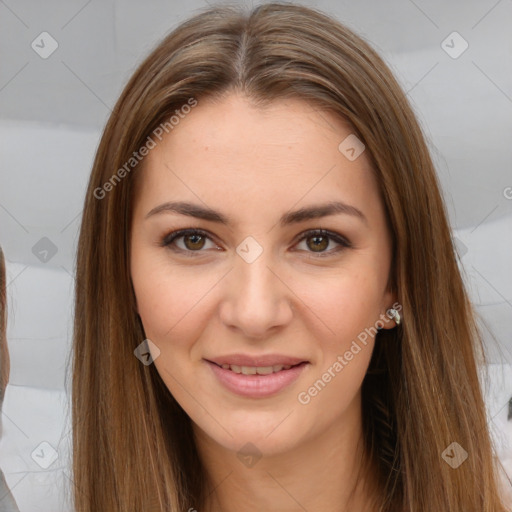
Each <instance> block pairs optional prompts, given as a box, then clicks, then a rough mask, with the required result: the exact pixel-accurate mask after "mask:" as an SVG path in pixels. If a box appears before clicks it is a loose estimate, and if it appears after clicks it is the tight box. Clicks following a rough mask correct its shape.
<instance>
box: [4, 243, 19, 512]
mask: <svg viewBox="0 0 512 512" xmlns="http://www.w3.org/2000/svg"><path fill="white" fill-rule="evenodd" d="M6 288H7V286H6V277H5V259H4V252H3V251H2V248H1V247H0V412H1V410H2V403H3V401H4V395H5V388H6V386H7V383H8V382H9V351H8V349H7V336H6V331H7V297H6ZM0 420H1V417H0ZM1 429H2V425H1V421H0V433H1ZM0 510H1V511H2V512H18V507H17V506H16V503H15V502H14V498H13V496H12V494H11V491H10V490H9V488H8V487H7V482H6V481H5V477H4V474H3V472H2V470H1V468H0Z"/></svg>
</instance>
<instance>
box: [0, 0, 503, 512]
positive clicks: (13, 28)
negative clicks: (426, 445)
mask: <svg viewBox="0 0 512 512" xmlns="http://www.w3.org/2000/svg"><path fill="white" fill-rule="evenodd" d="M221 3H223V2H217V4H221ZM231 3H232V4H233V3H238V4H243V5H245V6H246V8H247V9H249V8H250V7H251V6H252V5H256V4H258V3H260V2H254V3H250V2H231ZM294 3H299V2H294ZM300 3H303V4H304V5H307V6H311V7H316V8H319V9H321V10H323V11H325V12H326V13H328V14H331V15H333V16H335V17H336V18H338V19H339V20H340V21H342V22H343V23H345V24H347V25H348V26H349V27H350V28H352V29H353V30H355V31H356V32H357V33H358V34H359V35H361V36H362V37H364V38H365V39H367V40H368V41H369V42H370V44H372V45H373V46H374V48H376V50H377V51H378V52H379V53H380V54H381V56H382V57H383V58H384V59H385V60H386V61H387V63H388V64H389V65H390V67H391V68H392V70H393V71H394V73H395V75H396V77H397V78H398V80H399V81H400V83H401V84H402V86H403V88H404V90H405V91H406V92H407V95H408V98H409V100H410V101H411V103H412V105H413V107H414V109H415V110H416V113H417V115H418V118H419V120H420V122H421V124H422V127H423V129H424V132H425V135H426V137H427V139H428V143H429V146H430V148H431V151H432V156H433V158H434V161H435V164H436V167H437V170H438V173H439V177H440V180H441V183H442V186H443V193H444V197H445V201H446V204H447V207H448V211H449V215H450V222H451V225H452V227H453V234H454V239H455V243H456V246H457V250H458V253H459V256H460V261H461V268H462V270H463V272H464V278H465V280H466V283H467V286H468V289H469V290H470V293H471V297H472V300H473V302H474V304H475V307H476V309H477V311H478V313H479V315H480V318H481V326H482V330H483V332H484V335H485V339H486V345H487V349H488V355H489V359H490V363H491V364H490V365H489V371H490V373H489V374H490V377H491V378H490V381H489V385H488V387H486V388H485V393H486V401H487V407H488V414H489V424H490V427H491V431H492V432H493V436H494V438H495V442H496V447H497V451H498V455H499V457H500V459H501V460H502V462H503V465H504V468H505V469H506V470H507V472H508V478H509V479H510V480H509V481H508V482H507V477H506V475H503V479H504V485H510V486H511V487H512V421H509V420H508V418H507V416H508V411H509V404H508V402H509V400H510V399H511V397H512V269H511V264H510V262H511V261H512V258H511V255H512V144H511V142H510V141H512V59H511V58H510V55H512V31H511V30H510V26H511V22H512V1H511V0H499V1H496V0H479V1H476V0H471V1H467V0H466V1H462V0H460V1H448V2H447V1H441V0H436V1H430V0H429V1H428V2H427V1H426V0H414V1H413V0H390V1H387V2H379V1H378V0H362V1H359V2H354V1H350V2H349V1H344V0H317V1H314V0H311V1H308V2H300ZM208 4H209V5H213V2H205V1H199V0H187V1H183V0H172V1H170V0H168V1H163V0H147V1H145V2H141V1H139V2H137V1H135V0H103V1H100V0H89V1H87V0H68V1H66V2H64V1H55V0H46V1H45V2H44V3H43V2H37V1H35V0H0V244H1V245H2V247H3V249H4V252H5V255H6V258H7V262H6V264H7V273H8V279H7V283H8V287H7V295H8V303H9V325H8V342H9V348H10V354H11V377H10V384H9V386H8V388H7V392H6V398H5V403H4V410H3V412H2V424H3V438H2V440H1V441H0V467H1V468H2V469H3V471H4V473H5V475H6V479H7V482H8V484H9V486H10V487H11V488H12V492H13V494H14V496H15V498H16V500H17V501H18V504H19V507H20V511H21V512H29V511H30V512H31V511H48V512H60V511H68V510H71V508H70V503H69V499H68V496H69V491H70V488H71V486H72V485H73V482H72V475H71V472H70V468H69V440H70V435H69V394H68V390H69V371H68V361H69V349H70V341H71V335H72V313H73V273H74V260H75V247H76V241H77V234H78V229H79V224H80V220H81V208H82V203H83V198H84V194H85V188H86V184H87V181H88V175H89V173H90V170H91V165H92V161H93V158H94V153H95V150H96V147H97V144H98V141H99V137H100V135H101V130H102V128H103V126H104V124H105V122H106V120H107V118H108V116H109V114H110V112H111V109H112V108H113V105H114V103H115V101H116V99H117V97H118V96H119V94H120V92H121V90H122V88H123V86H124V84H125V83H126V81H127V79H128V78H129V77H130V75H131V74H132V72H133V71H134V69H135V67H136V66H137V65H138V64H139V63H140V62H141V61H142V60H143V58H144V57H145V56H146V55H147V54H148V52H149V51H150V50H151V49H152V48H153V47H154V45H155V44H156V43H157V42H158V41H159V40H160V39H161V38H162V37H163V36H164V35H165V34H167V33H168V32H169V31H170V30H172V29H173V28H174V27H175V26H176V25H177V24H178V23H180V22H181V21H183V20H184V19H185V18H188V17H189V16H190V15H192V14H194V13H195V12H197V11H198V10H199V9H203V8H204V7H207V5H208ZM425 243H426V244H428V243H429V241H428V240H425ZM510 409H511V410H512V406H511V407H510ZM511 492H512V491H511Z"/></svg>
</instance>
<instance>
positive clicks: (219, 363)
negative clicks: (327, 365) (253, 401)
mask: <svg viewBox="0 0 512 512" xmlns="http://www.w3.org/2000/svg"><path fill="white" fill-rule="evenodd" d="M205 361H206V363H208V365H209V366H210V368H211V369H212V371H213V374H214V375H215V376H216V377H217V379H218V380H219V382H220V383H221V384H222V385H223V386H224V387H225V388H227V389H228V390H230V391H231V392H233V393H235V394H237V395H242V396H245V397H247V398H265V397H270V396H272V395H274V394H276V393H279V392H280V391H282V390H284V389H285V388H286V387H288V386H290V385H291V384H292V383H293V382H294V381H295V380H297V379H298V378H299V376H300V375H301V374H302V372H303V371H304V370H305V368H306V367H307V366H308V363H309V361H307V360H305V359H300V358H297V357H290V356H285V355H280V354H268V355H262V356H248V355H245V354H231V355H228V356H222V357H216V358H213V359H206V360H205Z"/></svg>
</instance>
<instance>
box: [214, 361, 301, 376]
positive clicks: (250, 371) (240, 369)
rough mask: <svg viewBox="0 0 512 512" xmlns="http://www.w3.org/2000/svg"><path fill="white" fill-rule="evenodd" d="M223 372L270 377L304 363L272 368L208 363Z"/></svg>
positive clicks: (278, 365) (277, 365)
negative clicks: (229, 371)
mask: <svg viewBox="0 0 512 512" xmlns="http://www.w3.org/2000/svg"><path fill="white" fill-rule="evenodd" d="M209 362H211V363H213V364H215V365H217V366H219V367H220V368H222V369H224V370H231V371H232V372H235V373H241V374H243V375H270V374H272V373H279V372H281V371H283V370H289V369H290V368H294V367H296V366H300V365H304V364H306V361H302V362H301V363H297V364H275V365H272V366H240V365H236V364H227V363H224V364H217V363H214V362H213V361H209Z"/></svg>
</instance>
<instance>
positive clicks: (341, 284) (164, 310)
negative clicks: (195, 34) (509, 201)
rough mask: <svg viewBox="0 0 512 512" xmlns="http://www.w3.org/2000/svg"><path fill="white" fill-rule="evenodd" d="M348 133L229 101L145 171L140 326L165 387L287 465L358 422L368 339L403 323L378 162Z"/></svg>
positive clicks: (160, 148) (222, 430) (303, 109)
mask: <svg viewBox="0 0 512 512" xmlns="http://www.w3.org/2000/svg"><path fill="white" fill-rule="evenodd" d="M351 133H352V132H351V130H350V127H349V126H348V125H347V124H345V123H344V122H343V121H342V120H341V119H339V118H338V117H336V116H334V115H333V114H329V113H326V112H319V111H318V110H315V109H313V108H312V107H311V106H310V105H309V104H308V103H306V102H303V101H301V100H286V101H284V100H281V101H278V102H275V103H274V104H272V106H271V107H268V108H266V109H265V110H261V109H256V108H254V107H252V106H251V105H250V103H249V102H248V101H247V100H246V99H245V98H244V97H243V96H239V95H235V94H231V95H228V96H225V97H224V99H223V100H222V101H218V102H216V103H214V102H212V101H210V100H204V101H203V102H201V101H199V103H198V105H197V106H196V107H195V108H194V109H193V110H192V111H191V112H190V113H189V114H188V115H187V116H184V117H183V118H182V119H181V120H180V122H179V124H178V125H176V126H174V129H173V130H172V131H170V132H169V133H168V134H167V135H165V137H163V139H162V141H161V142H159V143H158V144H157V146H156V147H155V148H154V149H152V150H151V151H150V153H149V154H148V155H147V157H146V159H145V161H144V168H143V170H141V171H140V172H141V173H142V174H141V175H140V178H141V180H140V182H139V183H138V187H137V194H136V199H135V203H134V209H133V219H132V232H131V276H132V281H133V286H134V290H135V295H136V301H137V309H138V313H139V315H140V317H141V320H142V323H143V326H144V330H145V334H146V337H147V338H148V339H149V340H151V342H152V343H153V344H154V346H156V347H157V348H158V351H159V353H158V351H156V350H154V351H153V354H154V356H155V359H154V364H155V365H156V368H157V370H158V372H159V374H160V376H161V377H162V379H163V381H164V382H165V384H166V385H167V387H168V389H169V390H170V392H171V393H172V394H173V396H174V397H175V398H176V400H177V401H178V402H179V404H180V405H181V406H182V408H183V409H184V410H185V411H186V412H187V414H188V415H189V416H190V418H191V419H192V423H193V425H194V431H195V432H196V435H198V436H202V437H203V438H204V439H209V440H211V442H213V443H215V444H216V445H218V446H221V447H224V448H226V449H229V450H233V451H237V450H239V449H240V448H241V447H243V446H244V445H246V443H252V444H253V445H255V446H256V447H257V448H258V450H260V451H261V452H262V453H266V454H278V453H281V452H285V451H287V450H292V449H294V448H297V447H298V446H299V445H301V443H308V442H310V441H311V440H312V439H314V438H315V437H318V436H321V435H323V434H324V433H325V432H326V431H327V430H329V429H332V428H338V427H339V428H340V429H343V428H347V425H351V426H354V425H357V424H358V421H359V419H360V414H361V412H360V398H361V397H360V388H361V384H362V381H363V378H364V375H365V373H366V370H367V368H368V364H369V361H370V357H371V353H372V349H373V346H374V341H375V340H374V337H373V336H374V332H375V331H374V330H369V329H370V328H373V327H375V326H376V324H377V325H379V323H381V324H383V325H384V328H391V327H393V326H394V324H393V323H392V322H391V321H389V320H387V317H385V316H384V314H385V312H386V311H387V310H388V309H389V308H390V307H391V306H392V304H393V302H394V300H395V297H394V296H392V295H391V293H390V292H389V291H388V290H387V288H386V286H387V282H388V276H389V271H390V259H391V241H390V233H389V231H388V226H387V223H386V221H385V212H384V208H383V205H382V202H381V199H380V197H379V193H378V188H377V184H376V183H375V179H374V177H373V175H372V172H371V168H370V164H369V161H368V159H367V157H366V154H365V152H364V151H363V153H362V154H361V155H360V156H359V157H357V158H355V159H354V158H353V156H354V155H353V154H352V153H354V152H351V151H348V153H347V152H345V153H343V152H342V151H341V150H340V149H339V148H338V147H339V146H340V143H341V142H342V141H343V140H344V139H345V138H346V137H347V136H349V135H350V134H351ZM350 140H351V139H349V141H350ZM345 144H346V143H345ZM341 147H342V149H343V148H345V146H344V145H343V144H342V146H341ZM356 149H357V148H356ZM355 154H357V153H355ZM346 155H348V156H350V157H352V158H350V159H349V158H347V156H346ZM176 202H180V203H190V205H189V206H186V205H184V204H182V207H181V208H179V207H177V206H176V205H174V206H172V205H171V204H170V203H176ZM334 203H339V204H338V206H337V208H335V209H332V210H328V209H327V208H326V206H328V205H329V204H334ZM383 318H385V320H384V322H382V320H383ZM379 321H380V322H379ZM365 329H368V330H367V331H365ZM368 333H370V334H368ZM141 341H142V340H141ZM240 372H241V373H240Z"/></svg>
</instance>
